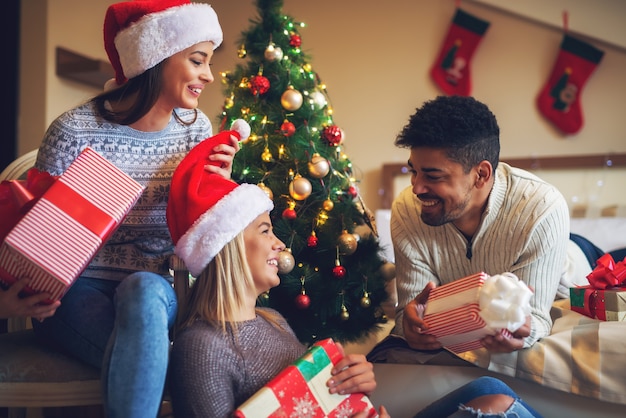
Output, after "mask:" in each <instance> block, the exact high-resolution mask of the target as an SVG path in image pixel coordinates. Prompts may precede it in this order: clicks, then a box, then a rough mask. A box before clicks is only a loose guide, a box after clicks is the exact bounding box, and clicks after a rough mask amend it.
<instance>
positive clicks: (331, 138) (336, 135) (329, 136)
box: [322, 125, 343, 147]
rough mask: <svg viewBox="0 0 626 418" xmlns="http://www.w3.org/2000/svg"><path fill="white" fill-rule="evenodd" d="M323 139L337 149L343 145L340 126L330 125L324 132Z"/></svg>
mask: <svg viewBox="0 0 626 418" xmlns="http://www.w3.org/2000/svg"><path fill="white" fill-rule="evenodd" d="M322 138H324V140H326V142H328V144H329V145H331V146H333V147H336V146H337V145H339V144H341V141H342V140H343V132H342V131H341V129H340V128H339V127H338V126H336V125H330V126H327V127H325V128H324V130H323V131H322Z"/></svg>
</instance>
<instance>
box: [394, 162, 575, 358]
mask: <svg viewBox="0 0 626 418" xmlns="http://www.w3.org/2000/svg"><path fill="white" fill-rule="evenodd" d="M420 208H421V207H420V202H419V200H418V199H417V198H416V196H415V195H414V194H413V192H412V190H411V188H410V187H408V188H407V189H405V190H403V191H402V192H401V194H400V195H399V196H398V197H397V198H396V200H395V201H394V203H393V206H392V212H391V236H392V242H393V247H394V252H395V262H396V280H397V286H398V308H397V313H396V324H395V328H394V330H393V333H395V334H399V335H403V329H402V316H403V309H404V307H405V306H406V304H407V303H408V302H410V301H411V299H413V298H414V297H415V296H416V295H417V294H418V293H419V292H420V291H421V290H422V289H423V288H424V286H425V285H426V283H427V282H429V281H433V282H435V283H436V284H437V285H440V284H445V283H449V282H451V281H453V280H456V279H459V278H462V277H465V276H468V275H470V274H474V273H477V272H481V271H482V272H485V273H487V274H490V275H495V274H500V273H504V272H512V273H514V274H515V275H517V277H519V278H520V279H521V280H523V281H524V282H525V283H526V284H527V285H529V286H530V287H531V288H533V289H534V291H535V293H534V296H533V297H532V298H531V309H532V311H531V315H532V324H531V334H530V336H529V337H527V338H526V340H525V342H524V346H525V347H528V346H530V345H532V344H534V343H535V342H536V341H537V340H538V339H539V338H541V337H544V336H546V335H548V334H549V332H550V329H551V327H552V321H551V319H550V308H551V306H552V303H553V302H554V298H555V294H556V291H557V288H558V285H559V279H560V276H561V273H562V271H563V269H564V265H565V259H566V252H567V244H568V241H569V211H568V207H567V202H566V201H565V199H564V198H563V196H562V195H561V193H560V192H559V191H558V190H557V189H556V188H555V187H553V186H551V185H549V184H548V183H546V182H544V181H543V180H541V179H539V178H538V177H536V176H534V175H533V174H531V173H529V172H527V171H524V170H520V169H518V168H512V167H510V166H509V165H507V164H504V163H500V164H499V165H498V168H497V170H496V177H495V182H494V185H493V189H492V190H491V193H490V195H489V201H488V205H487V209H486V211H485V213H484V214H483V219H482V221H481V224H480V226H479V229H478V231H477V232H476V234H475V235H474V237H473V239H472V242H468V241H467V239H466V238H465V237H464V236H463V235H462V234H461V233H460V232H459V231H458V229H457V228H456V227H455V226H454V225H452V224H451V223H448V224H445V225H443V226H438V227H432V226H428V225H426V224H424V223H423V222H422V221H421V219H420ZM470 253H471V258H468V255H469V254H470Z"/></svg>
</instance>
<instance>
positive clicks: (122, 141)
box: [36, 102, 212, 280]
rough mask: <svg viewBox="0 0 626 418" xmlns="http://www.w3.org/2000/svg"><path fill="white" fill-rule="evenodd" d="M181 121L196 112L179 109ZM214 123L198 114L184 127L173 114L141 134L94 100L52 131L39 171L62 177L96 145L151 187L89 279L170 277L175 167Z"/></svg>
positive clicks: (99, 257)
mask: <svg viewBox="0 0 626 418" xmlns="http://www.w3.org/2000/svg"><path fill="white" fill-rule="evenodd" d="M177 113H178V115H179V116H180V117H181V119H182V120H192V119H193V111H191V110H183V109H177ZM211 134H212V127H211V122H210V121H209V119H208V118H207V117H206V115H204V114H203V113H202V112H200V111H198V118H197V120H196V122H195V123H193V124H192V125H190V126H185V125H183V124H181V123H179V122H177V121H176V119H175V118H174V117H173V116H172V118H171V120H170V122H169V124H168V126H167V127H166V128H165V129H163V130H162V131H158V132H142V131H138V130H135V129H133V128H131V127H130V126H125V125H118V124H114V123H110V122H107V121H106V120H104V119H103V118H102V117H100V116H99V115H98V113H97V111H96V109H95V107H94V105H93V103H92V102H88V103H85V104H83V105H81V106H78V107H76V108H74V109H71V110H69V111H67V112H65V113H63V114H62V115H60V116H59V117H58V118H57V119H56V120H54V121H53V122H52V123H51V124H50V127H49V128H48V130H47V132H46V134H45V136H44V139H43V142H42V144H41V146H40V148H39V153H38V155H37V162H36V167H37V168H39V169H40V170H45V171H48V172H49V173H50V174H52V175H60V174H62V173H63V172H64V171H65V170H66V169H67V167H68V166H69V165H70V164H71V163H72V162H73V161H74V159H75V158H76V157H77V156H78V154H79V153H80V152H81V151H82V150H83V149H85V148H86V147H91V148H93V149H94V150H95V151H97V152H98V153H100V154H101V155H102V156H103V157H104V158H106V159H107V160H109V161H110V162H112V163H113V164H114V165H115V166H117V167H118V168H120V169H121V170H122V171H124V172H125V173H126V174H128V175H129V176H130V177H132V178H133V179H135V180H136V181H137V182H139V183H140V184H142V185H144V186H145V187H146V189H145V191H144V193H143V195H142V196H141V197H140V198H139V200H138V201H137V204H136V205H135V206H134V207H133V209H132V210H131V211H130V213H129V214H128V216H127V217H126V219H125V220H124V222H123V224H122V225H121V226H120V227H119V228H118V229H117V231H116V232H115V233H114V234H113V236H112V237H111V238H110V239H109V240H108V241H107V243H106V244H105V246H104V247H103V248H102V249H101V250H100V251H99V253H98V254H97V255H96V257H95V258H94V259H93V261H92V262H91V264H90V265H89V266H88V268H87V269H86V270H85V272H84V273H83V276H85V277H94V278H103V279H110V280H122V279H123V278H124V277H126V276H127V275H128V274H130V273H132V272H135V271H152V272H156V273H159V274H162V275H167V274H168V259H169V256H170V255H171V254H172V251H173V245H172V241H171V238H170V235H169V231H168V229H167V223H166V220H165V208H166V205H167V196H168V194H169V187H170V180H171V178H172V174H173V172H174V169H175V168H176V166H177V165H178V163H179V162H180V161H181V160H182V158H183V157H184V156H185V155H186V154H187V152H188V151H189V150H190V149H191V148H193V147H194V146H195V145H196V144H198V143H199V142H200V141H202V140H203V139H205V138H207V137H209V136H211Z"/></svg>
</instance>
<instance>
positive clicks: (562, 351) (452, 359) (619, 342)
mask: <svg viewBox="0 0 626 418" xmlns="http://www.w3.org/2000/svg"><path fill="white" fill-rule="evenodd" d="M551 315H552V320H553V323H554V325H553V327H552V332H551V334H550V335H549V336H547V337H545V338H542V339H541V340H539V341H538V342H537V343H535V344H534V345H533V346H532V347H530V348H526V349H524V350H519V351H516V352H513V353H504V354H490V353H489V352H488V351H487V350H485V349H478V350H473V351H468V352H465V353H461V354H454V353H452V352H449V351H446V350H439V351H437V352H423V351H417V350H412V349H411V348H409V347H408V345H407V344H406V342H405V341H404V339H402V338H401V337H399V336H394V335H390V336H388V337H387V338H386V339H384V340H383V341H381V342H380V343H379V344H378V345H377V346H375V347H374V348H373V349H372V351H371V352H370V353H369V354H368V359H369V360H370V361H371V362H374V363H419V364H450V365H455V366H458V365H459V362H463V363H464V364H465V365H468V366H477V367H482V368H485V369H488V370H490V371H493V372H496V373H500V374H503V375H507V376H512V377H515V378H519V379H523V380H529V381H532V382H535V383H538V384H540V385H544V386H547V387H551V388H554V389H557V390H561V391H564V392H568V393H573V394H576V395H580V396H585V397H589V398H595V399H598V400H601V401H606V402H611V403H617V404H623V405H626V322H616V321H599V320H596V319H591V318H589V317H587V316H584V315H581V314H579V313H577V312H574V311H572V310H570V309H569V300H567V299H564V300H560V301H557V302H555V303H554V305H553V307H552V311H551Z"/></svg>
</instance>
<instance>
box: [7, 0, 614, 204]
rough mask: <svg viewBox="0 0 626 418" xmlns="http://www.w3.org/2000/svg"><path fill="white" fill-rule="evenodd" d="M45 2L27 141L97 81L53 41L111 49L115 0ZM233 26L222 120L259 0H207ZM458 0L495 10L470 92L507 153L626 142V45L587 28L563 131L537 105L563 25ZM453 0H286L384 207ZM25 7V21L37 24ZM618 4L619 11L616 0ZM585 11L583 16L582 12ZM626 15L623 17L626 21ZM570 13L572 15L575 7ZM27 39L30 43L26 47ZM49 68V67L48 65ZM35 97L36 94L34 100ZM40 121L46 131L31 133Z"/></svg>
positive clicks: (432, 92) (597, 148) (212, 92)
mask: <svg viewBox="0 0 626 418" xmlns="http://www.w3.org/2000/svg"><path fill="white" fill-rule="evenodd" d="M42 1H43V2H45V3H46V4H47V6H48V9H49V11H48V15H47V16H48V18H47V29H45V34H44V35H43V36H42V37H41V39H43V42H45V45H46V51H47V54H46V62H45V65H44V64H42V65H40V66H38V67H36V68H33V67H32V66H29V67H26V68H23V69H22V75H23V78H22V81H21V84H22V85H24V83H31V82H33V80H34V79H38V78H40V77H45V78H46V85H45V91H43V92H41V93H40V94H37V95H28V96H23V97H21V103H20V111H21V112H24V113H26V112H28V109H29V108H34V106H33V105H32V102H33V101H37V103H39V102H38V101H41V100H45V103H46V105H45V121H44V122H45V123H44V124H40V126H31V125H29V126H28V128H29V135H28V137H24V136H22V130H20V148H19V150H20V152H26V151H27V150H29V149H32V148H34V147H36V146H37V144H38V143H39V139H40V137H41V135H43V132H44V130H45V128H46V126H47V124H48V123H50V121H51V120H52V119H53V118H54V117H55V116H56V115H58V114H59V113H61V112H62V111H64V110H65V109H67V108H69V107H71V106H74V105H76V104H78V103H79V102H81V101H83V100H85V99H87V98H88V97H90V96H91V95H93V94H94V93H95V92H96V89H91V88H85V87H84V86H81V85H79V84H77V83H74V82H71V81H67V80H63V79H59V78H58V77H56V75H55V74H54V59H53V58H54V48H55V47H56V46H57V45H59V46H63V47H65V48H68V49H71V50H75V51H77V52H80V53H83V54H85V55H87V56H89V57H94V58H101V59H106V55H105V53H104V49H103V46H102V39H101V38H102V20H103V16H104V11H105V10H106V7H107V6H108V4H110V3H112V1H108V0H90V1H84V0H36V1H35V0H32V3H31V0H28V1H23V2H22V4H23V7H24V8H26V9H28V8H29V6H30V5H32V4H35V5H36V4H37V3H38V2H42ZM210 3H211V4H212V5H213V7H214V8H215V10H216V11H217V13H218V15H219V16H220V20H221V22H222V26H223V28H224V34H225V41H224V45H223V46H222V47H221V48H220V49H218V51H217V53H216V55H215V58H214V66H213V70H214V73H215V74H216V75H217V76H218V80H217V81H216V83H215V84H214V85H213V86H212V87H210V88H209V89H207V90H205V93H204V96H203V98H202V101H201V108H202V109H203V110H204V111H205V112H206V113H207V114H208V115H209V116H210V117H211V118H212V119H213V120H214V121H217V116H218V115H219V112H220V107H221V105H222V103H223V95H222V90H221V88H222V87H221V85H220V82H219V72H220V71H223V70H229V69H232V68H234V66H235V64H236V63H237V62H238V60H239V58H237V52H236V50H237V47H238V45H237V40H238V39H239V37H240V34H241V32H242V31H243V30H245V29H246V28H247V27H248V24H249V23H248V20H249V19H250V18H253V17H255V16H256V9H255V7H254V5H253V0H249V1H243V0H213V1H210ZM593 4H594V5H596V6H597V7H603V4H605V3H603V2H593ZM461 7H462V8H464V9H465V10H466V11H468V12H470V13H473V14H475V15H476V16H478V17H480V18H482V19H485V20H488V21H490V22H491V25H490V28H489V30H488V31H487V33H486V35H485V37H484V38H483V41H482V43H481V44H480V46H479V48H478V50H477V52H476V54H475V55H474V58H473V60H472V63H471V71H472V84H473V86H474V88H473V95H474V96H476V97H477V98H478V99H479V100H482V101H484V102H485V103H487V104H488V105H489V106H490V107H491V109H492V110H493V111H494V113H495V114H496V115H497V117H498V121H499V123H500V126H501V131H502V156H503V157H525V156H543V155H581V154H590V153H591V154H597V153H610V152H626V124H625V123H623V118H624V110H623V109H624V105H623V100H624V97H626V77H624V72H623V69H624V68H626V50H624V49H621V48H619V47H616V46H613V45H612V44H608V43H607V44H605V43H602V42H600V41H597V40H595V39H593V40H589V41H590V42H591V43H592V44H593V45H595V46H596V47H598V48H600V49H603V50H604V51H605V55H604V58H603V60H602V62H601V63H600V65H599V66H598V68H597V70H596V72H595V73H594V74H593V75H592V77H591V78H590V80H589V81H588V83H587V85H586V86H585V89H584V90H583V92H582V104H583V111H584V116H585V124H584V126H583V129H582V130H581V131H580V132H579V133H578V134H576V135H574V136H568V137H566V136H563V135H561V134H560V133H559V132H558V131H557V130H556V129H555V128H553V126H552V125H551V124H550V123H549V122H547V121H546V120H545V119H544V118H543V117H542V116H541V115H540V114H539V112H538V110H537V108H536V106H535V98H536V96H537V94H538V92H539V91H540V89H541V88H542V87H543V85H544V83H545V82H546V81H547V79H548V76H549V74H550V71H551V69H552V66H553V64H554V61H555V59H556V57H557V54H558V51H559V46H560V43H561V40H562V37H563V32H562V31H561V29H559V28H558V27H551V26H546V25H545V24H542V23H536V22H534V21H531V20H528V19H526V18H520V17H518V16H516V15H514V14H511V13H506V12H502V11H500V10H498V9H495V8H493V7H490V6H485V5H483V4H480V3H476V2H471V1H465V2H462V4H461ZM454 10H455V1H453V0H436V1H433V0H389V1H387V2H385V3H384V4H383V3H381V2H379V1H372V0H361V1H359V2H356V1H337V0H332V1H331V0H317V1H298V0H285V1H284V8H283V11H284V12H285V13H286V14H289V15H291V16H293V17H294V18H296V19H298V20H301V21H303V22H304V23H306V24H307V27H306V28H304V29H303V30H302V31H301V34H302V39H303V45H302V46H303V48H304V49H305V50H306V52H308V53H309V54H310V55H311V57H312V59H311V64H312V66H313V69H314V70H315V71H317V72H318V73H319V75H320V76H321V78H322V80H323V81H324V82H325V83H326V85H327V88H328V93H329V95H330V98H331V100H332V105H333V107H334V110H335V113H334V115H335V122H336V123H337V124H338V125H339V126H341V127H342V128H343V129H344V131H345V132H346V141H345V151H346V153H347V155H348V156H349V158H350V159H351V160H352V162H353V164H354V167H355V168H356V172H357V175H358V176H359V178H360V180H361V184H360V191H361V193H362V195H363V197H364V200H365V202H366V204H367V206H369V207H370V209H372V210H375V209H377V208H378V199H377V197H378V189H379V187H380V179H379V177H380V166H381V164H382V163H383V162H400V161H405V160H406V158H407V157H408V152H407V151H406V150H403V149H397V148H395V147H394V146H393V140H394V138H395V136H396V134H397V133H398V132H399V131H400V129H401V128H402V126H403V125H404V124H405V123H406V121H407V120H408V117H409V115H410V114H411V113H413V111H414V109H415V108H416V107H418V106H419V105H421V103H422V102H423V101H425V100H428V99H431V98H434V97H435V96H436V95H438V94H441V93H440V91H439V90H438V89H437V87H436V86H435V85H434V83H433V82H432V81H431V80H430V78H429V76H428V71H429V69H430V66H431V65H432V62H433V60H434V59H435V57H436V54H437V53H438V51H439V48H440V45H441V42H442V41H443V38H444V36H445V34H446V32H447V30H448V27H449V24H450V21H451V19H452V16H453V14H454ZM28 13H29V11H28V10H26V11H25V12H23V17H22V19H23V21H22V24H23V30H26V31H39V30H41V28H39V27H35V28H32V27H29V24H30V22H29V19H28V17H29V14H28ZM617 13H621V11H617ZM585 18H586V17H585V16H576V19H577V20H579V19H585ZM625 19H626V16H622V17H621V21H626V20H625ZM571 20H572V21H573V20H574V18H573V17H572V18H571ZM27 50H28V48H24V47H23V48H22V52H23V53H25V52H24V51H27ZM42 68H43V69H45V72H44V71H42ZM29 102H30V103H29ZM34 132H37V134H38V135H36V134H34Z"/></svg>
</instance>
